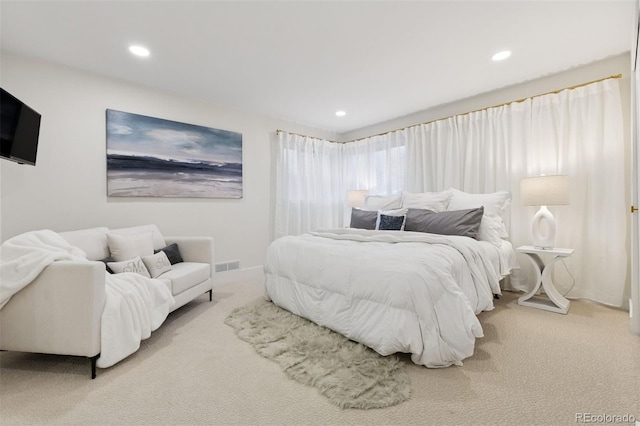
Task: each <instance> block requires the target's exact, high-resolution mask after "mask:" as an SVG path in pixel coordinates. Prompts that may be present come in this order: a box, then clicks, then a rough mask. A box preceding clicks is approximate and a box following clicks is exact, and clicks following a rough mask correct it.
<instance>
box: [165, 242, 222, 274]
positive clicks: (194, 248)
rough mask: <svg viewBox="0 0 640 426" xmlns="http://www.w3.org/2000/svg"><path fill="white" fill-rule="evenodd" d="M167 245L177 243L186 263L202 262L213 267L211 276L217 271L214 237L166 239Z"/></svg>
mask: <svg viewBox="0 0 640 426" xmlns="http://www.w3.org/2000/svg"><path fill="white" fill-rule="evenodd" d="M164 239H165V241H166V242H167V245H169V244H173V243H177V244H178V250H180V254H181V255H182V259H183V260H184V261H185V262H200V263H208V264H209V265H211V276H213V273H214V271H215V267H214V263H213V262H214V256H213V238H212V237H164Z"/></svg>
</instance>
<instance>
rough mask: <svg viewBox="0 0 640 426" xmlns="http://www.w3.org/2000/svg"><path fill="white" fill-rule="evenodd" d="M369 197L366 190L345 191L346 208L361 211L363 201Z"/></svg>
mask: <svg viewBox="0 0 640 426" xmlns="http://www.w3.org/2000/svg"><path fill="white" fill-rule="evenodd" d="M367 195H369V191H367V190H366V189H352V190H350V191H347V206H349V207H352V208H356V209H361V208H362V207H364V200H365V199H366V198H367Z"/></svg>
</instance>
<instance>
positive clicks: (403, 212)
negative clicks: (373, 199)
mask: <svg viewBox="0 0 640 426" xmlns="http://www.w3.org/2000/svg"><path fill="white" fill-rule="evenodd" d="M408 210H409V209H404V208H403V209H394V210H378V218H377V219H376V230H379V229H380V216H381V215H385V216H402V218H403V220H402V226H401V227H400V229H399V230H400V231H404V225H405V224H406V223H407V211H408Z"/></svg>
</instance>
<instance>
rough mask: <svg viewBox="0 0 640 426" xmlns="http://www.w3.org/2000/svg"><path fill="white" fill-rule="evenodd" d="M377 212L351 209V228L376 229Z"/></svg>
mask: <svg viewBox="0 0 640 426" xmlns="http://www.w3.org/2000/svg"><path fill="white" fill-rule="evenodd" d="M377 220H378V212H377V211H375V210H374V211H369V210H360V209H351V225H350V227H351V228H359V229H376V221H377Z"/></svg>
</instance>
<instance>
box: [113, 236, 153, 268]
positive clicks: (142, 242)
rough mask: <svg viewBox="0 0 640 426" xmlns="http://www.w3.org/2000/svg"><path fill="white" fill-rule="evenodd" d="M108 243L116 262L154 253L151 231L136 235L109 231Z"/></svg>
mask: <svg viewBox="0 0 640 426" xmlns="http://www.w3.org/2000/svg"><path fill="white" fill-rule="evenodd" d="M107 244H108V245H109V252H110V253H111V257H112V258H113V260H115V261H116V262H123V261H125V260H128V259H133V258H134V257H136V256H140V257H142V256H150V255H152V254H153V239H152V236H151V232H144V233H142V234H135V235H122V234H114V233H111V232H109V233H107Z"/></svg>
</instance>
